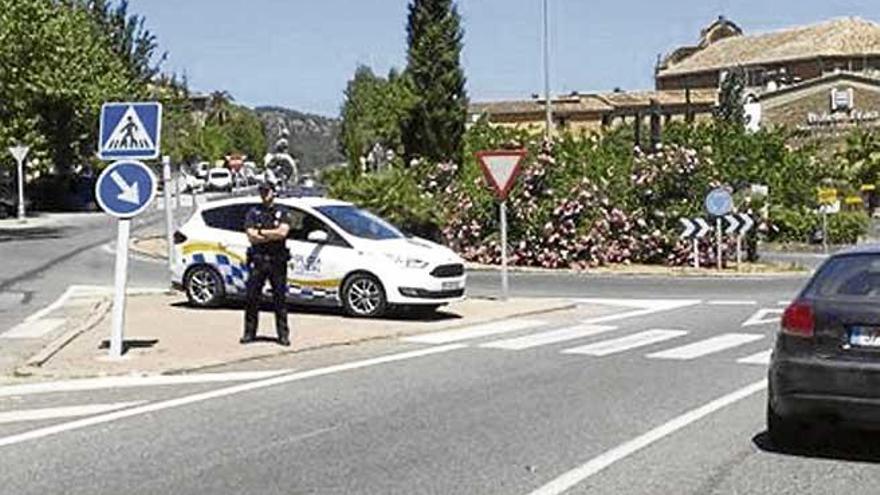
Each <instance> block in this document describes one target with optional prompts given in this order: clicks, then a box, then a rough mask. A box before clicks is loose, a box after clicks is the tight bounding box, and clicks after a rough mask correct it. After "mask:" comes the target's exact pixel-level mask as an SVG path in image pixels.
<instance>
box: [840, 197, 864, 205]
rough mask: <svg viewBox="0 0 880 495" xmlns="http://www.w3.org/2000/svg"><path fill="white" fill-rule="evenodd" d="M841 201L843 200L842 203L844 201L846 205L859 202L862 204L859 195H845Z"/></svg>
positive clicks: (858, 203)
mask: <svg viewBox="0 0 880 495" xmlns="http://www.w3.org/2000/svg"><path fill="white" fill-rule="evenodd" d="M843 201H844V203H846V204H848V205H860V204H862V197H861V196H847V197H846V199H845V200H843Z"/></svg>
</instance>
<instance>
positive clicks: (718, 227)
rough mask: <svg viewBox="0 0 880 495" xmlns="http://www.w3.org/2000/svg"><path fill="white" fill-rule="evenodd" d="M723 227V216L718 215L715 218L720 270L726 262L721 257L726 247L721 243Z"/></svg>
mask: <svg viewBox="0 0 880 495" xmlns="http://www.w3.org/2000/svg"><path fill="white" fill-rule="evenodd" d="M721 227H722V225H721V217H716V218H715V241H716V242H717V243H718V269H719V270H723V269H724V263H723V261H722V259H721V257H722V256H724V247H723V246H722V244H721V243H722V241H723V238H722V233H721Z"/></svg>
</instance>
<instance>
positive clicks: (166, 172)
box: [162, 155, 174, 272]
mask: <svg viewBox="0 0 880 495" xmlns="http://www.w3.org/2000/svg"><path fill="white" fill-rule="evenodd" d="M162 196H163V197H164V200H165V242H166V243H167V244H168V271H169V272H171V271H172V270H174V212H173V211H171V157H170V156H168V155H165V156H163V157H162Z"/></svg>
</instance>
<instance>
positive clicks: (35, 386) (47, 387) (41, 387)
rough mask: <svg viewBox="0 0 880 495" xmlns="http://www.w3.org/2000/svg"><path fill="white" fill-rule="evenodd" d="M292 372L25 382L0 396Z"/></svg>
mask: <svg viewBox="0 0 880 495" xmlns="http://www.w3.org/2000/svg"><path fill="white" fill-rule="evenodd" d="M290 372H291V370H289V369H284V370H273V371H239V372H232V373H200V374H192V375H150V376H112V377H107V378H83V379H79V380H65V381H57V382H42V383H25V384H21V385H7V386H5V387H0V397H10V396H22V395H33V394H50V393H58V392H82V391H84V390H102V389H113V388H133V387H158V386H167V385H191V384H198V383H223V382H245V381H250V380H262V379H264V378H271V377H273V376H278V375H283V374H285V373H290Z"/></svg>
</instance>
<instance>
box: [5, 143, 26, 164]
mask: <svg viewBox="0 0 880 495" xmlns="http://www.w3.org/2000/svg"><path fill="white" fill-rule="evenodd" d="M30 150H31V149H30V147H28V146H24V145H21V144H19V145H16V146H11V147H10V148H9V152H10V153H12V157H13V158H15V161H17V162H18V163H22V162H24V159H25V157H26V156H27V154H28V151H30Z"/></svg>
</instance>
